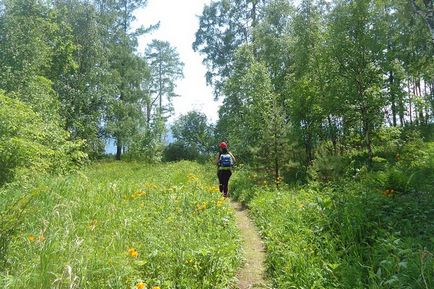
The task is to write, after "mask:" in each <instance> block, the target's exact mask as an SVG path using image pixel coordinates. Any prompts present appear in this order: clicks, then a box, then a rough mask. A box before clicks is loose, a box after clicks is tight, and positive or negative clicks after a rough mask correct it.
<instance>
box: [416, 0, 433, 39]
mask: <svg viewBox="0 0 434 289" xmlns="http://www.w3.org/2000/svg"><path fill="white" fill-rule="evenodd" d="M410 3H411V5H412V7H413V9H414V11H415V12H416V13H417V14H418V15H419V16H420V17H422V19H423V20H424V21H425V23H426V26H427V27H428V29H429V31H430V32H431V41H432V44H433V45H434V4H433V1H432V0H421V1H418V0H410Z"/></svg>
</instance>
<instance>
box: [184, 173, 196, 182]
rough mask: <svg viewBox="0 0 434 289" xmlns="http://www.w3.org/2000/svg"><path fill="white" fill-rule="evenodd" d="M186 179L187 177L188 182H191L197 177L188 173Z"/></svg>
mask: <svg viewBox="0 0 434 289" xmlns="http://www.w3.org/2000/svg"><path fill="white" fill-rule="evenodd" d="M187 179H188V180H189V181H190V182H193V181H196V180H197V179H198V177H197V176H195V175H194V174H192V173H190V174H188V176H187Z"/></svg>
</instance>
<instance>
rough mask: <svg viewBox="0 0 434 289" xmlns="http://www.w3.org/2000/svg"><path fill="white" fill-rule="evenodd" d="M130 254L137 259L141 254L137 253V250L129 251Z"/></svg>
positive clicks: (131, 249) (130, 249)
mask: <svg viewBox="0 0 434 289" xmlns="http://www.w3.org/2000/svg"><path fill="white" fill-rule="evenodd" d="M128 254H130V256H131V257H134V258H136V257H137V256H139V252H137V250H136V249H135V248H129V249H128Z"/></svg>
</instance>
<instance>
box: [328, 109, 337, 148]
mask: <svg viewBox="0 0 434 289" xmlns="http://www.w3.org/2000/svg"><path fill="white" fill-rule="evenodd" d="M327 121H328V123H329V130H330V140H331V141H332V144H333V154H334V155H337V137H336V130H335V127H334V125H333V123H332V119H331V117H330V115H327Z"/></svg>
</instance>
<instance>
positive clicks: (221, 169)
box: [216, 141, 235, 198]
mask: <svg viewBox="0 0 434 289" xmlns="http://www.w3.org/2000/svg"><path fill="white" fill-rule="evenodd" d="M219 148H220V152H219V154H218V155H217V159H216V164H217V177H218V178H219V190H220V193H222V195H223V197H225V198H226V197H227V196H228V183H229V178H230V177H231V175H232V172H231V169H232V167H233V166H234V164H235V157H234V156H233V154H232V153H230V152H229V151H228V145H227V143H226V142H224V141H222V142H221V143H220V144H219Z"/></svg>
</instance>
